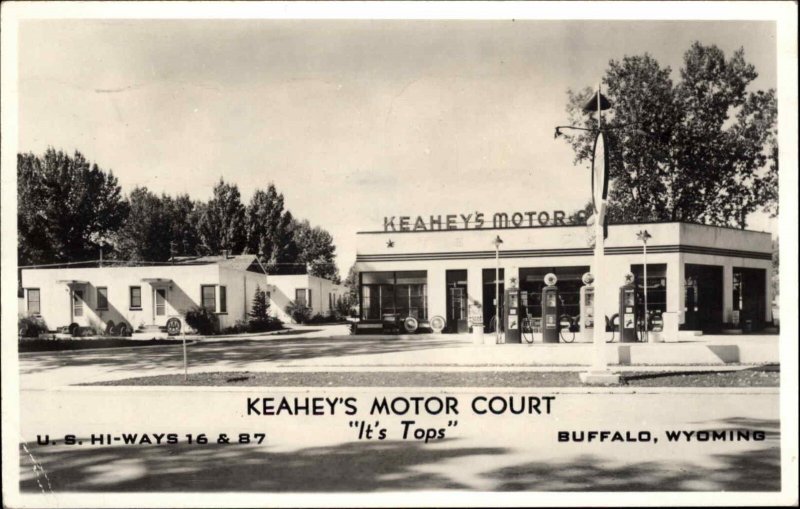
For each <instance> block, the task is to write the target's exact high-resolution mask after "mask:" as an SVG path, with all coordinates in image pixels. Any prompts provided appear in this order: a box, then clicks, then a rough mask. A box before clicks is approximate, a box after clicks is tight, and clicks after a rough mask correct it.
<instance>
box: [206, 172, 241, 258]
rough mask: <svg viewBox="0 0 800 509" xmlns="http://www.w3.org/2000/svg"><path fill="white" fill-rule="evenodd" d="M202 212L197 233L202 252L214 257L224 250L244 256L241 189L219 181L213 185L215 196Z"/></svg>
mask: <svg viewBox="0 0 800 509" xmlns="http://www.w3.org/2000/svg"><path fill="white" fill-rule="evenodd" d="M200 209H201V210H200V217H199V221H198V232H199V236H200V241H201V246H202V251H203V252H204V253H205V254H211V255H216V254H220V253H221V252H222V251H223V250H228V251H231V252H232V253H241V252H242V251H243V249H244V246H245V240H246V233H245V228H244V205H242V200H241V195H240V193H239V188H238V187H237V186H236V185H235V184H233V185H232V184H227V183H225V181H223V180H222V179H220V181H219V183H218V184H217V185H216V186H214V197H213V198H212V199H211V200H210V201H209V202H208V203H207V204H205V205H204V206H203V207H200Z"/></svg>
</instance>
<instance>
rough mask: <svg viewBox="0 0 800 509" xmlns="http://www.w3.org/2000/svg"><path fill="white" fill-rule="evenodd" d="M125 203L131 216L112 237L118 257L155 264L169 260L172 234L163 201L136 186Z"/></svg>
mask: <svg viewBox="0 0 800 509" xmlns="http://www.w3.org/2000/svg"><path fill="white" fill-rule="evenodd" d="M164 198H165V199H166V197H164ZM128 204H129V208H130V213H129V214H128V217H127V219H126V220H125V222H124V223H123V225H122V227H121V228H120V229H119V231H117V233H116V235H115V236H114V247H115V249H116V256H117V258H119V259H121V260H135V261H154V262H162V261H166V260H169V258H170V255H171V253H170V243H171V241H172V231H171V221H170V219H171V218H170V217H169V215H168V214H167V210H166V209H167V206H166V203H165V200H162V198H159V197H158V196H157V195H155V194H153V193H151V192H150V191H148V189H147V188H146V187H136V188H134V190H133V191H131V194H130V196H129V197H128Z"/></svg>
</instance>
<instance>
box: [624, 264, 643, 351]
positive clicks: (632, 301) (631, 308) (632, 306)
mask: <svg viewBox="0 0 800 509" xmlns="http://www.w3.org/2000/svg"><path fill="white" fill-rule="evenodd" d="M637 293H638V292H637V290H636V285H635V284H634V276H633V274H632V273H630V272H628V273H627V274H625V284H624V285H622V286H620V287H619V317H620V318H619V340H620V342H621V343H633V342H635V341H638V340H639V338H638V337H637V324H638V323H639V316H638V313H639V310H638V308H637V306H636V303H637V301H638V299H637V297H638V295H637Z"/></svg>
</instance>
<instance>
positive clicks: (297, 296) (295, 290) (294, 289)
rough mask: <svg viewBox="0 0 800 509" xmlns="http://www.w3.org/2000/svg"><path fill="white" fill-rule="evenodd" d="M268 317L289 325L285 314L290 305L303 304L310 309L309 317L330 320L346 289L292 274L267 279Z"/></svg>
mask: <svg viewBox="0 0 800 509" xmlns="http://www.w3.org/2000/svg"><path fill="white" fill-rule="evenodd" d="M267 291H268V292H269V299H270V303H271V305H270V314H272V315H273V316H276V317H278V318H279V319H280V320H281V321H283V322H291V321H292V318H291V317H290V316H289V315H288V314H287V313H286V306H287V305H288V304H289V303H290V302H295V303H302V304H305V305H306V306H308V307H309V308H311V314H312V315H323V316H330V315H332V314H333V313H334V311H335V310H336V303H337V302H338V300H339V299H341V298H342V297H343V296H344V295H345V293H347V289H346V288H345V287H344V286H342V285H337V284H335V283H334V282H333V281H331V280H330V279H324V278H321V277H316V276H311V275H309V274H296V275H295V274H291V275H283V274H281V275H276V274H270V276H269V287H268V290H267Z"/></svg>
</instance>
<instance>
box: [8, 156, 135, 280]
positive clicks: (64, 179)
mask: <svg viewBox="0 0 800 509" xmlns="http://www.w3.org/2000/svg"><path fill="white" fill-rule="evenodd" d="M17 197H18V198H17V226H18V241H17V242H18V244H17V246H18V247H17V256H18V260H19V264H20V265H27V264H43V263H56V262H67V261H84V260H94V259H97V258H98V256H99V251H100V249H101V248H103V249H104V250H106V253H108V251H110V244H109V242H110V237H111V235H112V234H113V233H114V232H115V231H116V230H117V229H118V228H119V227H120V225H121V224H122V222H123V221H124V219H125V217H126V216H127V214H128V205H127V203H126V202H125V200H123V198H122V195H121V190H120V187H119V185H118V183H117V179H116V177H114V174H113V172H111V171H109V172H108V173H106V172H105V171H104V170H102V169H100V168H99V167H98V166H97V164H90V163H89V162H88V161H87V160H86V158H85V157H84V156H83V155H82V154H81V153H80V152H78V151H75V153H74V154H73V155H72V157H70V156H69V155H67V154H65V153H64V152H63V151H61V150H59V151H56V150H55V149H53V148H48V149H47V150H46V151H45V153H44V155H42V156H41V157H40V156H37V155H35V154H33V153H27V154H17Z"/></svg>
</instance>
